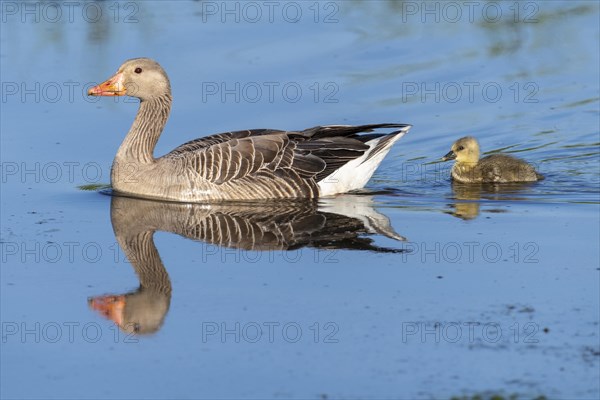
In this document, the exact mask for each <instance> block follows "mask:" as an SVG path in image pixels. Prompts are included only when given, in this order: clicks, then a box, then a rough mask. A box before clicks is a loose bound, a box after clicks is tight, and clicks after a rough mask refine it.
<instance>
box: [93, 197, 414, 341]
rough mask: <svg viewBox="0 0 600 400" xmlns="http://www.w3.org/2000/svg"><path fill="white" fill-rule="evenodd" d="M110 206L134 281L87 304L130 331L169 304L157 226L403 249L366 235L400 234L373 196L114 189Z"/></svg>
mask: <svg viewBox="0 0 600 400" xmlns="http://www.w3.org/2000/svg"><path fill="white" fill-rule="evenodd" d="M110 211H111V212H110V215H111V221H112V226H113V230H114V233H115V238H116V240H117V242H118V243H119V246H120V247H121V249H122V250H123V252H122V253H121V254H125V255H126V256H127V258H128V259H129V262H130V263H131V266H132V267H133V269H134V270H135V273H136V275H137V276H138V280H139V287H138V288H137V289H136V290H133V291H131V292H128V293H125V294H104V295H100V296H94V297H90V298H89V299H88V305H89V307H90V308H91V309H92V310H95V311H97V312H99V313H100V314H101V315H102V316H104V317H106V318H108V319H110V320H112V321H113V322H114V323H115V324H117V325H118V326H119V327H120V328H121V329H122V330H124V331H126V332H130V333H136V334H148V333H154V332H156V331H158V330H159V329H160V327H161V326H162V324H163V322H164V320H165V316H166V314H167V313H168V311H169V308H170V304H171V295H172V286H171V280H170V279H169V274H168V272H167V269H166V268H165V266H164V264H163V262H162V260H161V258H160V254H159V252H158V249H157V248H156V245H155V244H154V232H156V231H164V232H171V233H175V234H177V235H180V236H182V237H185V238H188V239H192V240H196V241H202V242H204V243H207V244H210V245H213V246H219V247H229V248H233V249H240V250H247V251H263V250H266V251H275V250H280V251H286V250H297V249H300V248H304V247H311V248H315V249H319V250H322V249H347V250H357V251H370V252H376V253H402V252H405V251H406V250H405V249H402V248H393V247H382V246H378V245H377V244H376V243H375V242H374V240H373V239H371V236H373V235H382V236H386V237H388V238H390V239H393V240H396V241H404V240H406V239H405V238H404V237H402V236H400V235H399V234H398V233H396V232H395V231H394V228H393V227H392V226H391V224H390V220H389V219H388V218H387V217H386V216H385V215H383V214H380V213H379V212H377V211H376V210H375V209H373V198H372V196H337V197H333V198H326V199H323V201H322V202H317V201H312V200H309V201H294V200H282V201H273V202H263V203H262V204H260V205H256V204H244V203H239V202H235V203H232V202H219V203H212V204H182V203H174V202H162V201H150V200H144V199H135V198H130V197H121V196H113V197H112V199H111V209H110ZM223 254H224V253H219V255H215V253H212V254H211V255H212V256H216V257H220V256H222V255H223ZM211 255H208V257H210V256H211ZM238 255H239V254H238ZM325 256H327V254H325V255H323V257H325ZM252 257H254V256H252Z"/></svg>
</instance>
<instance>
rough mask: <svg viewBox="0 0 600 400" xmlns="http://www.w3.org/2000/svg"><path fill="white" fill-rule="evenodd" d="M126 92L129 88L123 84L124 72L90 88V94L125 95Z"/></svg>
mask: <svg viewBox="0 0 600 400" xmlns="http://www.w3.org/2000/svg"><path fill="white" fill-rule="evenodd" d="M126 94H127V90H126V89H125V85H124V84H123V73H122V72H119V73H117V74H116V75H115V76H113V77H112V78H109V79H108V80H107V81H105V82H102V83H101V84H99V85H98V86H94V87H93V88H90V90H88V96H124V95H126Z"/></svg>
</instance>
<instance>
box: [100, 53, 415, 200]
mask: <svg viewBox="0 0 600 400" xmlns="http://www.w3.org/2000/svg"><path fill="white" fill-rule="evenodd" d="M88 95H91V96H124V95H127V96H132V97H137V98H138V99H139V100H140V106H139V110H138V113H137V115H136V117H135V121H134V122H133V125H132V126H131V128H130V129H129V132H128V133H127V135H126V136H125V139H124V141H123V143H122V144H121V146H120V148H119V150H118V151H117V155H116V157H115V159H114V162H113V167H112V171H111V185H112V188H113V190H114V191H116V192H117V193H123V194H128V195H132V196H136V197H145V198H154V199H163V200H170V201H178V202H203V201H213V200H252V199H269V198H316V197H319V196H329V195H334V194H338V193H343V192H348V191H351V190H355V189H360V188H362V187H364V186H365V185H366V183H367V182H368V180H369V179H370V178H371V176H372V175H373V172H374V171H375V169H376V168H377V166H378V165H379V163H380V162H381V161H382V160H383V158H384V157H385V155H386V154H387V153H388V151H389V150H390V148H391V146H392V145H393V144H394V143H395V142H396V141H397V140H398V139H400V138H401V137H402V136H403V135H404V134H405V133H406V132H408V130H409V129H410V127H411V125H407V124H395V123H394V124H374V125H361V126H345V125H330V126H317V127H314V128H310V129H305V130H302V131H282V130H274V129H254V130H246V131H236V132H226V133H221V134H216V135H211V136H207V137H203V138H200V139H196V140H192V141H190V142H187V143H185V144H183V145H181V146H179V147H177V148H176V149H174V150H173V151H171V152H170V153H168V154H165V155H163V156H162V157H158V158H155V157H154V148H155V146H156V143H157V142H158V138H159V136H160V135H161V133H162V131H163V128H164V126H165V124H166V122H167V119H168V117H169V113H170V110H171V99H172V98H171V86H170V83H169V78H168V77H167V74H166V73H165V71H164V70H163V69H162V67H161V66H160V65H159V64H158V63H157V62H156V61H153V60H151V59H148V58H135V59H131V60H128V61H126V62H125V63H123V65H121V67H119V69H118V71H117V73H116V74H115V75H114V76H113V77H111V78H110V79H108V80H107V81H105V82H104V83H101V84H100V85H97V86H95V87H92V88H91V89H89V91H88ZM386 128H387V129H388V130H392V131H391V132H388V133H387V134H384V133H367V132H373V131H375V130H378V129H386ZM361 133H367V134H362V135H361Z"/></svg>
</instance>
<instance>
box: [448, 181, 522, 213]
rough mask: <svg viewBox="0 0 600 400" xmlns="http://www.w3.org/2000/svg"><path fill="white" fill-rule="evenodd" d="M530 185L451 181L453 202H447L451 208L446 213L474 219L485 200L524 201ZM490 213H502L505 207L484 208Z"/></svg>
mask: <svg viewBox="0 0 600 400" xmlns="http://www.w3.org/2000/svg"><path fill="white" fill-rule="evenodd" d="M531 187H532V184H531V183H503V184H493V183H484V184H465V183H459V182H452V192H453V200H454V201H453V202H452V203H451V204H449V206H450V207H451V209H449V210H447V211H446V213H448V214H450V215H453V216H455V217H457V218H460V219H463V220H471V219H475V218H477V217H478V216H479V214H480V212H481V211H480V207H481V205H482V204H485V201H494V202H496V201H508V202H511V201H524V200H527V197H526V196H520V194H521V195H523V194H526V193H527V191H528V189H530V188H531ZM485 211H486V212H490V213H503V212H506V211H507V210H506V209H503V208H489V209H486V210H485Z"/></svg>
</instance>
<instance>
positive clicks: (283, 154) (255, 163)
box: [165, 124, 410, 185]
mask: <svg viewBox="0 0 600 400" xmlns="http://www.w3.org/2000/svg"><path fill="white" fill-rule="evenodd" d="M409 127H410V125H406V124H375V125H361V126H345V125H332V126H317V127H314V128H309V129H306V130H304V131H281V130H273V129H256V130H246V131H237V132H226V133H221V134H217V135H211V136H208V137H205V138H201V139H196V140H193V141H191V142H188V143H185V144H183V145H181V146H179V147H178V148H176V149H175V150H173V151H172V152H171V153H169V154H167V155H166V156H165V157H168V158H180V159H181V160H182V161H183V163H184V168H185V169H190V168H191V169H192V170H194V171H196V172H197V173H198V174H199V175H200V176H201V177H202V178H204V179H206V180H207V181H209V182H211V183H215V184H219V185H221V184H224V183H228V182H234V181H236V180H240V179H244V178H247V177H253V176H257V177H259V176H262V177H266V178H273V179H278V178H280V179H295V180H298V179H300V180H312V181H313V183H314V182H318V181H320V180H321V179H323V178H325V177H327V176H328V175H330V174H331V173H332V172H333V171H335V170H337V169H339V168H341V167H342V166H343V165H344V164H346V163H347V162H349V161H351V160H353V159H355V158H358V157H360V156H362V155H363V154H364V153H365V151H367V150H368V149H369V148H370V146H369V145H367V144H365V143H366V142H367V141H369V140H372V139H375V138H378V137H382V136H386V135H385V134H381V133H374V134H366V135H364V134H363V135H360V133H365V132H372V131H373V130H375V129H380V128H399V130H398V131H395V132H392V133H390V134H389V135H388V136H392V135H395V134H397V133H400V132H402V131H405V130H407V129H408V128H409Z"/></svg>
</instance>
